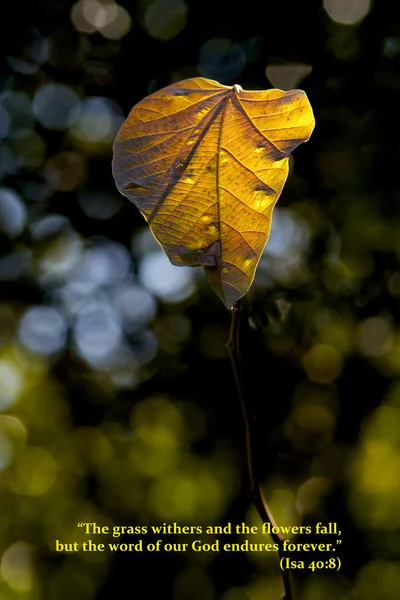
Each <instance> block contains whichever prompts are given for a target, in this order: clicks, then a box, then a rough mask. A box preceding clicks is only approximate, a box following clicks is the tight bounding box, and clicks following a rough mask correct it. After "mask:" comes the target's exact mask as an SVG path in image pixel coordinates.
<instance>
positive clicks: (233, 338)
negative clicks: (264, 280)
mask: <svg viewBox="0 0 400 600" xmlns="http://www.w3.org/2000/svg"><path fill="white" fill-rule="evenodd" d="M240 308H241V301H240V300H238V301H237V302H236V303H235V305H234V306H233V308H232V319H231V329H230V335H229V340H228V343H227V345H226V347H227V350H228V354H229V358H230V359H231V363H232V369H233V373H234V377H235V383H236V388H237V391H238V395H239V399H240V404H241V407H242V412H243V418H244V425H245V432H246V454H247V469H248V473H249V479H250V492H251V499H252V501H253V503H254V506H255V507H256V509H257V512H258V514H259V515H260V517H261V520H262V522H263V523H269V524H270V526H271V528H272V527H276V523H275V520H274V518H273V516H272V513H271V510H270V508H269V506H268V504H267V502H266V500H265V498H264V495H263V492H262V489H261V486H260V478H259V475H258V468H257V461H256V458H255V451H254V446H255V444H254V425H253V417H252V414H251V410H250V407H249V406H248V404H247V403H246V397H245V393H244V385H243V376H242V368H241V359H240V346H239V333H240V316H241V314H240ZM271 537H272V539H273V541H274V542H275V543H276V544H277V545H278V557H279V563H280V562H281V559H282V558H283V557H284V549H283V544H284V541H285V538H284V537H283V536H282V534H281V533H280V532H279V533H271ZM279 571H280V573H281V576H282V584H283V597H282V600H293V593H292V585H291V581H290V577H289V571H288V570H287V569H284V570H282V569H281V568H280V567H279Z"/></svg>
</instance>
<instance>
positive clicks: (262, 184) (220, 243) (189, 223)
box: [113, 77, 314, 308]
mask: <svg viewBox="0 0 400 600" xmlns="http://www.w3.org/2000/svg"><path fill="white" fill-rule="evenodd" d="M313 128H314V116H313V112H312V109H311V106H310V103H309V101H308V99H307V96H306V94H305V93H304V92H303V91H301V90H292V91H289V92H283V91H281V90H275V89H271V90H266V91H249V92H248V91H245V90H242V88H241V87H240V86H238V85H234V86H233V87H227V86H224V85H221V84H219V83H217V82H216V81H211V80H210V79H204V78H202V77H199V78H194V79H186V80H184V81H181V82H179V83H175V84H173V85H170V86H168V87H166V88H163V89H162V90H160V91H158V92H155V93H154V94H151V95H150V96H147V98H145V99H144V100H142V101H141V102H139V103H138V104H136V106H134V107H133V109H132V110H131V112H130V114H129V116H128V118H127V119H126V121H125V123H124V124H123V125H122V127H121V130H120V131H119V133H118V136H117V139H116V141H115V144H114V158H113V174H114V177H115V180H116V184H117V187H118V189H119V190H120V191H121V192H122V194H124V195H125V196H127V197H128V198H129V199H130V200H132V202H134V204H135V205H136V206H137V207H138V208H139V210H140V211H141V212H142V214H143V215H144V217H145V219H146V220H147V222H148V223H149V225H150V228H151V231H152V232H153V235H154V236H155V238H156V239H157V240H158V242H159V243H160V244H161V246H162V247H163V249H164V251H165V253H166V254H167V256H168V258H169V259H170V261H171V262H172V264H174V265H178V266H179V265H191V266H199V265H200V266H202V267H204V269H205V272H206V274H207V276H208V278H209V280H210V283H211V285H212V287H213V288H214V290H215V291H216V293H217V294H218V296H219V297H220V298H221V300H222V301H223V303H224V304H225V305H226V306H227V307H228V308H232V306H233V304H234V303H235V302H236V301H237V300H238V299H239V298H240V297H241V296H243V295H244V294H245V293H246V292H247V291H248V290H249V288H250V286H251V284H252V281H253V279H254V274H255V271H256V268H257V264H258V262H259V260H260V257H261V254H262V252H263V249H264V247H265V244H266V242H267V240H268V236H269V232H270V228H271V218H272V210H273V208H274V206H275V203H276V201H277V200H278V198H279V195H280V193H281V191H282V188H283V185H284V183H285V181H286V178H287V174H288V155H289V154H290V152H291V151H292V150H293V149H294V148H296V147H297V146H298V145H299V144H301V143H302V142H305V141H307V140H308V139H309V137H310V135H311V133H312V130H313Z"/></svg>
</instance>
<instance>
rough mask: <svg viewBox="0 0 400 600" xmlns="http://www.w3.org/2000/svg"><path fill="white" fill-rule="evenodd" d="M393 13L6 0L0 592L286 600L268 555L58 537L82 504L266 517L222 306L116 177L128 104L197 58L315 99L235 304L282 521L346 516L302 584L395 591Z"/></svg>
mask: <svg viewBox="0 0 400 600" xmlns="http://www.w3.org/2000/svg"><path fill="white" fill-rule="evenodd" d="M399 8H400V7H399V5H398V3H397V2H389V1H382V0H380V1H378V0H375V2H371V3H370V2H368V0H351V1H350V0H348V1H347V2H346V1H345V0H325V1H324V2H321V1H314V0H312V1H311V0H308V1H307V2H274V3H270V2H264V3H262V4H260V5H259V4H257V3H254V2H251V1H248V2H246V3H242V4H241V6H240V9H234V8H233V6H232V3H228V2H216V1H212V2H211V1H202V2H189V1H188V2H186V3H185V2H183V0H181V1H180V2H179V1H174V0H155V1H153V2H151V1H146V0H145V1H143V2H139V3H138V4H134V3H127V2H125V3H121V4H118V5H117V4H115V3H114V2H111V0H109V1H108V2H98V1H97V0H85V1H84V2H78V3H75V4H71V3H69V2H67V1H66V0H64V1H63V0H57V1H51V0H41V1H40V2H37V3H31V4H30V5H28V6H23V5H22V3H20V2H18V1H17V2H11V3H7V5H4V6H3V7H2V22H1V30H2V36H1V44H2V50H3V54H4V59H5V60H4V62H3V65H2V67H1V71H0V140H1V145H0V176H1V178H2V182H1V187H0V246H1V257H0V280H1V296H0V344H1V345H0V411H1V412H0V508H1V517H2V518H1V523H0V552H1V556H0V560H1V562H0V573H1V575H0V598H1V600H16V599H21V598H22V599H27V600H28V599H29V600H39V599H40V600H42V599H43V600H53V599H57V600H58V599H60V600H63V599H64V598H65V599H70V598H71V597H73V598H75V599H76V600H90V599H97V600H103V599H106V598H113V597H120V596H122V595H123V594H124V595H125V594H127V593H128V594H130V595H132V596H133V595H136V594H144V593H145V594H146V595H147V596H149V597H152V596H153V595H154V596H158V595H160V596H162V597H164V598H173V599H176V600H186V599H190V600H192V599H193V600H197V599H199V600H200V599H201V600H214V599H221V600H244V599H250V600H270V599H271V600H274V599H275V598H278V597H279V594H280V580H279V573H278V567H277V564H276V556H275V554H274V553H255V552H253V553H246V552H237V553H230V554H229V553H223V552H220V553H219V554H217V553H213V552H209V553H203V552H201V553H195V552H187V553H185V554H180V553H169V554H168V553H166V552H161V553H159V554H155V553H153V554H150V553H147V552H143V553H139V552H138V553H118V554H115V555H113V554H112V553H110V552H105V553H104V554H100V553H99V554H95V553H88V554H84V553H82V552H79V553H72V552H71V553H68V552H65V553H56V552H55V540H59V541H60V542H61V543H63V544H68V543H71V542H74V541H79V542H83V541H86V540H87V539H88V536H85V535H84V533H83V530H82V529H80V528H78V527H77V523H78V522H82V521H90V522H91V521H96V522H97V523H98V524H100V525H106V526H109V527H112V525H146V524H147V525H150V524H156V523H164V522H165V523H167V524H168V523H174V522H176V523H179V524H181V525H182V524H186V525H187V524H199V525H202V526H203V527H204V526H205V525H208V524H214V525H225V524H226V523H227V522H231V523H232V524H233V525H236V524H237V523H241V522H245V523H246V524H248V525H259V524H260V521H259V518H258V516H257V514H256V513H255V511H254V509H253V508H252V507H251V503H250V499H249V487H248V479H247V474H246V462H245V450H244V432H243V423H242V417H241V412H240V406H239V402H238V399H237V394H236V391H235V387H234V380H233V375H232V372H231V367H230V363H229V360H228V357H227V354H226V350H225V343H226V341H227V338H228V334H229V324H230V314H229V312H228V311H227V310H226V309H225V308H224V306H223V305H222V303H221V302H220V301H219V299H218V298H217V297H216V296H215V295H214V293H213V291H212V290H211V288H210V286H209V284H208V282H207V281H206V280H205V277H204V276H203V274H202V273H201V271H200V270H199V269H190V268H187V269H183V268H182V269H181V268H177V267H172V266H170V265H169V263H168V261H167V259H166V258H165V256H164V255H163V253H162V250H161V249H160V248H159V246H158V244H157V243H156V242H154V240H153V239H152V237H151V234H150V233H149V231H148V230H147V226H146V225H145V223H144V220H143V218H142V217H141V215H140V213H139V212H138V211H137V209H136V208H135V207H134V206H132V205H131V204H130V203H129V202H128V201H127V200H126V199H125V198H123V197H122V196H120V195H119V194H118V192H117V190H116V188H115V184H114V181H113V178H112V174H111V158H112V143H113V140H114V137H115V135H116V133H117V131H118V129H119V127H120V125H121V124H122V122H123V120H124V118H125V116H126V115H127V113H128V112H129V110H130V109H131V107H132V106H133V105H134V104H135V103H136V102H138V101H139V100H141V99H142V98H143V97H144V96H146V95H147V94H149V93H151V92H152V91H155V90H157V89H159V88H161V87H163V86H165V85H168V84H170V83H172V82H176V81H179V80H181V79H185V78H187V77H194V76H205V77H209V78H211V79H216V80H218V81H220V82H221V83H224V84H228V85H230V84H233V83H239V84H240V85H241V86H242V87H243V88H244V89H267V88H269V87H277V88H280V89H291V88H296V87H299V88H301V89H304V90H305V91H306V93H307V95H308V97H309V100H310V102H311V105H312V107H313V110H314V114H315V118H316V128H315V131H314V133H313V135H312V137H311V140H310V141H309V142H308V143H307V144H306V145H302V146H301V147H299V148H298V149H297V150H296V151H295V153H294V159H293V160H292V161H291V173H290V175H289V178H288V181H287V184H286V186H285V188H284V191H283V193H282V196H281V198H280V200H279V202H278V206H277V208H276V209H275V212H274V220H273V227H272V234H271V238H270V241H269V243H268V244H267V248H266V251H265V253H264V256H263V258H262V260H261V262H260V265H259V268H258V271H257V276H256V279H255V282H254V284H253V287H252V289H251V291H250V292H249V294H248V295H247V297H246V302H245V315H246V318H245V319H244V322H243V331H242V333H243V338H242V357H243V367H244V370H245V375H246V381H247V393H248V397H249V398H250V401H251V406H252V411H253V413H254V416H255V422H256V431H257V441H256V443H257V451H258V457H259V468H260V473H261V477H262V482H263V489H264V492H265V495H266V497H267V499H268V501H269V502H270V505H271V508H272V511H273V513H274V515H275V518H276V520H277V522H278V523H279V524H282V525H300V524H310V525H315V523H317V522H320V521H323V522H324V523H327V522H336V523H338V526H339V528H340V530H341V531H342V536H341V539H342V544H341V546H340V548H339V552H338V553H337V555H338V556H340V558H341V561H342V567H341V570H340V571H339V572H335V571H331V570H329V569H328V570H317V571H315V572H310V570H309V569H305V570H301V571H299V570H297V571H296V572H294V584H295V589H296V598H298V599H301V600H341V599H343V600H344V599H349V600H350V599H351V600H378V599H379V600H392V599H393V600H394V599H395V598H397V597H398V593H399V590H400V561H399V551H400V538H399V528H400V516H399V515H400V478H399V472H400V459H399V447H400V387H399V384H398V378H399V375H400V331H399V325H398V322H399V317H400V310H399V296H400V268H399V258H400V236H399V233H398V232H399V226H400V195H399V191H398V186H397V177H398V168H399V167H398V165H399V150H398V131H399V125H398V122H399V117H398V114H399V106H400V10H399ZM233 537H235V536H233ZM92 539H93V541H95V542H97V543H99V542H105V541H106V539H107V541H112V542H121V541H124V542H130V543H133V542H134V541H135V539H138V536H133V535H130V536H125V537H123V538H122V537H121V538H118V539H110V538H106V539H104V538H102V536H92ZM144 539H145V540H146V541H151V539H152V538H151V536H146V537H145V538H144ZM155 539H156V538H155ZM192 539H193V538H190V540H192ZM227 539H228V538H227ZM244 539H245V536H242V537H241V538H240V541H241V542H242V541H243V540H244ZM254 539H256V538H254ZM254 539H253V538H252V541H254ZM334 539H336V538H334ZM297 540H298V541H302V542H305V541H315V537H313V536H307V538H306V537H305V536H298V538H297ZM169 541H170V542H176V543H179V542H182V541H183V542H187V541H188V540H187V539H186V538H185V539H184V537H183V536H182V537H181V538H173V539H172V538H171V539H170V540H169ZM208 541H209V540H208ZM232 541H235V540H234V539H232ZM257 541H262V542H265V541H266V540H265V538H263V539H261V538H259V539H258V538H257ZM318 541H331V538H329V539H328V537H327V538H326V539H325V540H324V539H322V538H321V537H319V538H318ZM298 558H299V559H300V558H301V559H303V560H305V561H306V565H308V563H309V561H310V560H311V558H315V557H311V556H309V555H308V556H305V555H303V556H298ZM316 558H318V559H321V558H322V559H323V560H325V559H326V558H330V556H329V557H326V556H322V557H321V555H319V556H318V557H316ZM124 589H125V592H122V591H121V590H124Z"/></svg>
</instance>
